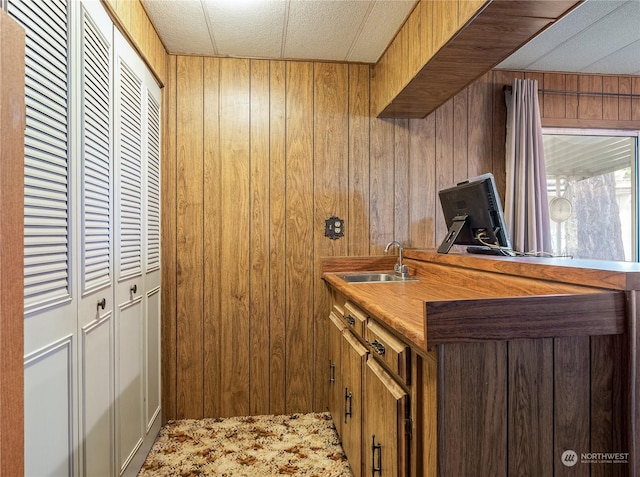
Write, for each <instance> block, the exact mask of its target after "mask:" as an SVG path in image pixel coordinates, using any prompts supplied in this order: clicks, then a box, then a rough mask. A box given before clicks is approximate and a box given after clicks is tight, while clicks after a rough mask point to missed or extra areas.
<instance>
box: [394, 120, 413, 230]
mask: <svg viewBox="0 0 640 477" xmlns="http://www.w3.org/2000/svg"><path fill="white" fill-rule="evenodd" d="M393 149H394V168H393V169H394V176H395V177H394V181H393V182H394V194H393V198H394V212H393V223H394V225H393V230H394V240H398V241H399V242H400V243H405V242H406V241H407V240H409V208H408V205H409V204H408V198H409V154H410V151H409V120H408V119H396V120H395V128H394V147H393Z"/></svg>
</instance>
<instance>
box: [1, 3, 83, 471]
mask: <svg viewBox="0 0 640 477" xmlns="http://www.w3.org/2000/svg"><path fill="white" fill-rule="evenodd" d="M72 7H73V5H72V4H67V3H66V2H64V1H55V0H52V1H48V2H31V1H13V0H12V1H11V2H9V5H8V12H9V14H10V15H12V16H13V17H14V18H15V19H16V20H17V21H18V22H19V23H20V24H22V25H23V26H24V27H25V31H26V52H25V54H26V65H25V66H26V68H25V70H26V71H25V73H26V85H25V86H26V91H25V93H26V94H25V98H26V107H27V125H26V130H25V230H24V234H25V235H24V242H25V244H24V246H25V258H24V267H25V321H24V331H25V341H24V345H25V348H24V350H25V359H24V366H25V402H24V405H25V474H26V475H75V474H76V473H77V472H78V460H77V454H76V453H75V451H74V449H75V448H76V447H77V445H78V432H77V427H78V424H79V423H78V416H77V413H76V412H75V409H74V406H75V404H76V403H75V401H76V398H75V393H76V389H77V365H76V360H75V356H76V353H77V347H78V342H77V326H78V323H77V318H76V316H77V299H76V293H75V289H74V287H75V283H74V277H73V275H74V274H73V267H74V265H75V263H74V258H75V257H74V256H77V255H78V252H77V251H76V250H75V248H74V244H73V240H72V239H73V220H72V218H73V216H74V209H75V206H76V204H75V203H74V202H73V199H72V197H71V195H72V194H71V188H72V181H73V178H74V175H73V171H72V165H71V163H70V157H71V148H72V144H71V137H72V120H71V111H72V108H73V104H72V103H71V101H72V99H73V95H72V94H71V91H70V88H71V85H70V84H69V82H68V79H69V77H70V76H71V56H72V52H71V51H70V45H71V44H72V41H71V40H72V38H71V33H70V28H69V25H70V21H71V15H72V11H71V10H72ZM43 18H44V19H47V21H43V20H42V19H43Z"/></svg>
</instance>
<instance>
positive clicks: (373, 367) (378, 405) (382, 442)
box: [362, 357, 409, 477]
mask: <svg viewBox="0 0 640 477" xmlns="http://www.w3.org/2000/svg"><path fill="white" fill-rule="evenodd" d="M408 411H409V397H408V395H407V393H406V392H405V391H404V390H403V389H402V387H401V386H400V385H399V384H398V383H397V382H396V381H395V380H394V379H393V378H392V377H391V375H390V374H389V373H387V372H386V371H385V370H384V369H383V368H382V366H380V364H378V362H376V360H375V359H374V358H372V357H369V359H368V360H367V364H366V366H365V371H364V420H363V436H362V438H363V440H362V442H363V447H364V461H363V468H364V470H363V475H366V476H372V477H376V476H386V477H389V476H398V477H405V476H407V475H408V473H409V472H408V466H409V455H408V452H409V445H408V444H409V442H408V441H409V439H408V435H407V432H406V429H405V422H407V421H406V419H407V417H408Z"/></svg>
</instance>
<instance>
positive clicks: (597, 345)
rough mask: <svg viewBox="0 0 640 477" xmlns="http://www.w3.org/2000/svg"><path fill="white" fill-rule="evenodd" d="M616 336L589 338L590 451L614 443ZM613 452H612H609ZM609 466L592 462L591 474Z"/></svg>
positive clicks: (598, 475) (611, 446) (605, 470)
mask: <svg viewBox="0 0 640 477" xmlns="http://www.w3.org/2000/svg"><path fill="white" fill-rule="evenodd" d="M614 343H615V338H612V337H611V336H592V337H591V357H590V366H591V386H590V387H591V389H590V397H591V428H590V431H591V432H590V436H589V437H590V447H589V450H590V451H595V452H601V451H598V449H616V447H615V446H614V444H613V432H612V427H611V424H612V422H613V421H612V419H613V406H614V401H613V386H614V382H613V374H614V369H613V363H614V362H615V361H614V360H613V359H612V357H613V356H615V354H614ZM615 405H616V407H617V406H618V404H617V403H615ZM612 452H613V451H612ZM610 470H611V466H610V465H607V464H593V465H592V466H591V475H592V477H605V476H607V475H610Z"/></svg>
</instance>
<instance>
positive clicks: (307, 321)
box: [286, 62, 314, 413]
mask: <svg viewBox="0 0 640 477" xmlns="http://www.w3.org/2000/svg"><path fill="white" fill-rule="evenodd" d="M286 81H287V91H286V104H287V106H286V107H287V112H286V118H287V123H286V135H287V136H286V148H287V158H286V160H287V166H286V167H287V174H286V189H287V198H286V209H287V217H286V234H287V235H286V241H287V253H286V280H287V281H286V285H287V293H286V313H287V322H286V350H287V356H286V383H287V395H286V412H288V413H291V412H301V411H307V410H310V409H311V408H312V403H313V396H312V392H313V378H312V372H313V353H312V352H311V350H313V301H314V300H313V290H314V288H313V277H314V268H313V265H314V263H313V200H314V198H313V63H307V62H289V63H287V80H286Z"/></svg>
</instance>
